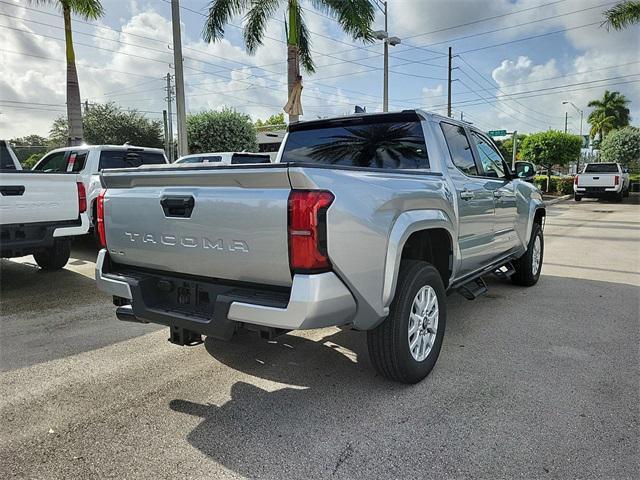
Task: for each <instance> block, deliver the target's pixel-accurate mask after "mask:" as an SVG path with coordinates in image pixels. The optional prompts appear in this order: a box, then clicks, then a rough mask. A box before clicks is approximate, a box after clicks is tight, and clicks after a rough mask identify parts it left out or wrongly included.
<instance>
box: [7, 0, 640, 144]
mask: <svg viewBox="0 0 640 480" xmlns="http://www.w3.org/2000/svg"><path fill="white" fill-rule="evenodd" d="M303 2H305V0H303ZM33 3H35V2H29V1H27V0H0V72H1V75H0V138H12V137H16V136H22V135H27V134H31V133H37V134H40V135H45V136H46V135H47V134H48V131H49V128H50V126H51V122H52V120H53V119H55V118H56V117H57V116H59V115H61V114H64V112H65V106H64V104H65V75H66V72H65V62H64V58H65V55H64V41H63V38H64V31H63V28H62V27H63V21H62V17H61V15H60V13H59V11H57V10H56V9H55V8H48V7H42V6H36V5H34V4H33ZM54 3H55V2H54ZM102 3H103V5H104V8H105V11H106V15H105V16H104V17H103V18H102V19H101V20H100V21H98V22H85V21H82V20H81V19H77V18H74V22H73V28H74V32H75V35H74V41H75V45H76V56H77V62H78V71H79V76H80V89H81V96H82V100H83V101H85V100H88V101H89V103H93V102H106V101H113V102H116V103H118V104H119V105H121V106H123V107H125V108H131V109H137V110H139V111H143V112H145V113H146V114H147V115H148V116H149V117H151V118H158V119H159V118H161V117H162V110H163V109H165V108H166V100H165V97H166V92H165V90H164V86H165V79H164V77H165V76H166V74H167V72H172V67H173V65H172V61H173V60H172V56H173V53H172V51H171V50H170V48H169V44H170V43H171V23H170V16H171V6H170V1H169V0H103V1H102ZM282 3H283V4H284V3H285V2H284V1H283V2H282ZM614 3H615V2H611V1H608V2H607V1H595V0H564V1H563V0H561V1H557V0H556V1H552V0H389V33H390V35H392V36H398V37H400V38H401V39H402V44H401V45H399V46H396V47H391V48H390V55H391V59H390V85H389V90H390V94H389V95H390V108H391V109H394V110H400V109H404V108H412V107H422V108H426V109H428V110H432V111H436V112H439V113H443V112H445V111H446V81H445V79H446V76H447V68H446V65H447V58H446V52H447V48H448V47H449V46H451V47H452V48H453V53H454V55H456V57H455V58H454V62H453V64H454V66H455V67H456V69H455V70H454V75H453V76H454V79H455V82H454V83H453V102H454V104H453V110H454V114H455V116H456V117H459V116H460V114H461V113H463V114H464V118H465V119H467V120H469V121H472V122H474V123H475V124H477V125H479V126H480V127H481V128H483V129H485V130H490V129H506V130H513V129H517V130H518V131H521V132H532V131H537V130H546V129H548V128H555V129H562V128H564V115H565V111H566V109H567V106H566V105H562V101H563V100H567V101H571V102H573V103H575V104H576V105H577V106H578V108H581V109H584V110H585V127H584V128H585V132H586V131H587V129H588V127H587V126H586V116H587V114H588V110H589V109H588V108H587V106H586V105H587V103H588V101H589V100H591V99H593V98H597V97H599V96H601V95H602V93H603V92H604V90H605V89H609V90H618V91H621V92H623V93H624V94H625V95H626V96H627V98H629V99H630V100H631V102H632V103H631V105H630V108H631V114H632V121H633V123H634V124H636V125H638V123H639V120H640V88H639V84H638V82H639V81H640V54H639V52H640V30H639V28H638V27H634V28H631V29H629V30H627V31H625V32H622V33H618V32H615V33H614V32H607V30H606V29H605V28H603V27H601V26H600V23H601V21H602V12H603V11H604V10H606V9H607V8H609V7H610V6H611V5H612V4H614ZM180 4H181V7H182V8H181V21H182V34H183V46H184V49H183V54H184V61H185V77H186V91H187V108H188V111H189V112H198V111H201V110H203V109H218V108H221V107H223V106H228V107H233V108H235V109H236V110H238V111H242V112H245V113H247V114H249V115H250V116H251V117H252V118H253V119H256V118H266V117H268V116H269V115H272V114H274V113H279V112H280V111H282V106H283V105H284V103H285V102H286V44H285V42H284V40H285V33H284V22H283V19H284V15H283V12H282V11H281V12H278V13H277V14H276V15H274V16H273V18H272V20H271V21H270V23H269V27H268V31H267V34H266V38H265V40H264V46H263V47H261V48H260V49H259V50H258V52H257V53H256V55H248V54H247V53H246V51H245V49H244V47H243V43H242V23H243V19H242V18H241V17H239V18H235V19H234V20H233V23H232V24H231V25H229V26H228V27H227V29H226V32H225V39H224V40H223V41H220V42H217V43H215V44H207V43H205V42H204V41H203V40H202V27H203V23H204V18H205V13H206V8H207V5H208V2H207V1H206V0H181V2H180ZM304 5H305V7H304V8H305V11H304V12H305V19H306V22H307V24H308V27H309V29H310V30H311V32H312V51H313V55H314V59H315V61H316V64H317V71H316V73H315V74H314V75H311V76H309V75H304V86H305V88H304V92H303V107H304V113H305V114H304V116H303V119H313V118H317V117H326V116H331V115H337V114H344V113H350V112H352V111H353V106H354V105H356V104H357V105H362V106H366V107H367V110H368V111H380V110H381V109H382V62H383V59H382V45H381V44H380V43H376V44H367V45H363V44H361V43H356V42H353V41H352V40H351V39H349V38H348V37H347V36H345V35H344V34H343V33H342V32H341V30H340V28H339V25H338V24H337V23H336V22H335V21H334V20H333V19H331V18H329V17H327V16H326V15H325V14H324V13H322V12H317V11H315V10H314V9H313V7H312V6H311V5H310V3H309V2H305V3H304ZM375 27H376V28H382V27H383V17H382V15H381V14H378V16H377V19H376V26H375ZM174 108H175V107H174ZM569 115H570V117H569V130H570V131H572V132H574V133H578V130H579V114H578V113H576V112H575V111H574V110H573V109H571V107H569Z"/></svg>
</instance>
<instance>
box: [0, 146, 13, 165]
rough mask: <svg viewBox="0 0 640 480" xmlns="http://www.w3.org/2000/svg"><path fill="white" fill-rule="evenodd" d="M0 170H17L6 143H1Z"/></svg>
mask: <svg viewBox="0 0 640 480" xmlns="http://www.w3.org/2000/svg"><path fill="white" fill-rule="evenodd" d="M0 168H3V169H7V170H15V169H16V166H15V164H14V163H13V158H12V157H11V154H10V153H9V149H8V148H7V144H6V142H4V141H2V142H0Z"/></svg>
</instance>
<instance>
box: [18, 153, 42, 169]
mask: <svg viewBox="0 0 640 480" xmlns="http://www.w3.org/2000/svg"><path fill="white" fill-rule="evenodd" d="M42 157H44V153H34V154H32V155H29V157H27V158H26V159H25V160H24V161H22V162H21V164H22V168H23V169H25V170H31V169H32V168H33V166H34V165H35V164H36V163H38V161H39V160H40V159H41V158H42Z"/></svg>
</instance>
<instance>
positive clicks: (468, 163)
mask: <svg viewBox="0 0 640 480" xmlns="http://www.w3.org/2000/svg"><path fill="white" fill-rule="evenodd" d="M440 128H442V133H443V134H444V138H445V140H446V141H447V147H449V153H450V154H451V160H452V161H453V164H454V165H455V166H456V167H458V169H459V170H460V171H462V173H465V174H466V175H471V176H477V175H478V167H477V166H476V162H475V160H474V158H473V152H472V151H471V145H470V144H469V139H468V138H467V134H466V133H465V131H464V128H463V127H462V126H460V125H454V124H452V123H445V122H442V123H441V124H440Z"/></svg>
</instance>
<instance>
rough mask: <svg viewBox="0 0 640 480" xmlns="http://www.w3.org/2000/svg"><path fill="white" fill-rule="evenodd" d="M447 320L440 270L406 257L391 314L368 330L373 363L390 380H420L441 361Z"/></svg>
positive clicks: (403, 381)
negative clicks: (441, 349) (439, 356)
mask: <svg viewBox="0 0 640 480" xmlns="http://www.w3.org/2000/svg"><path fill="white" fill-rule="evenodd" d="M446 320H447V306H446V294H445V289H444V285H443V283H442V278H441V277H440V273H439V272H438V270H436V268H435V267H434V266H433V265H431V264H429V263H427V262H422V261H418V260H403V261H402V263H401V265H400V272H399V274H398V283H397V288H396V296H395V299H394V300H393V303H392V304H391V308H390V311H389V316H388V317H387V318H386V320H385V321H384V322H382V323H381V324H380V325H378V326H377V327H376V328H375V329H373V330H370V331H368V332H367V346H368V348H369V356H370V357H371V361H372V363H373V366H374V367H375V369H376V370H377V371H378V373H380V374H381V375H383V376H384V377H386V378H388V379H390V380H394V381H397V382H402V383H418V382H419V381H420V380H422V379H423V378H424V377H426V376H427V375H428V374H429V372H431V369H432V368H433V367H434V365H435V364H436V361H437V360H438V355H439V354H440V348H441V347H442V339H443V337H444V330H445V325H446Z"/></svg>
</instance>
